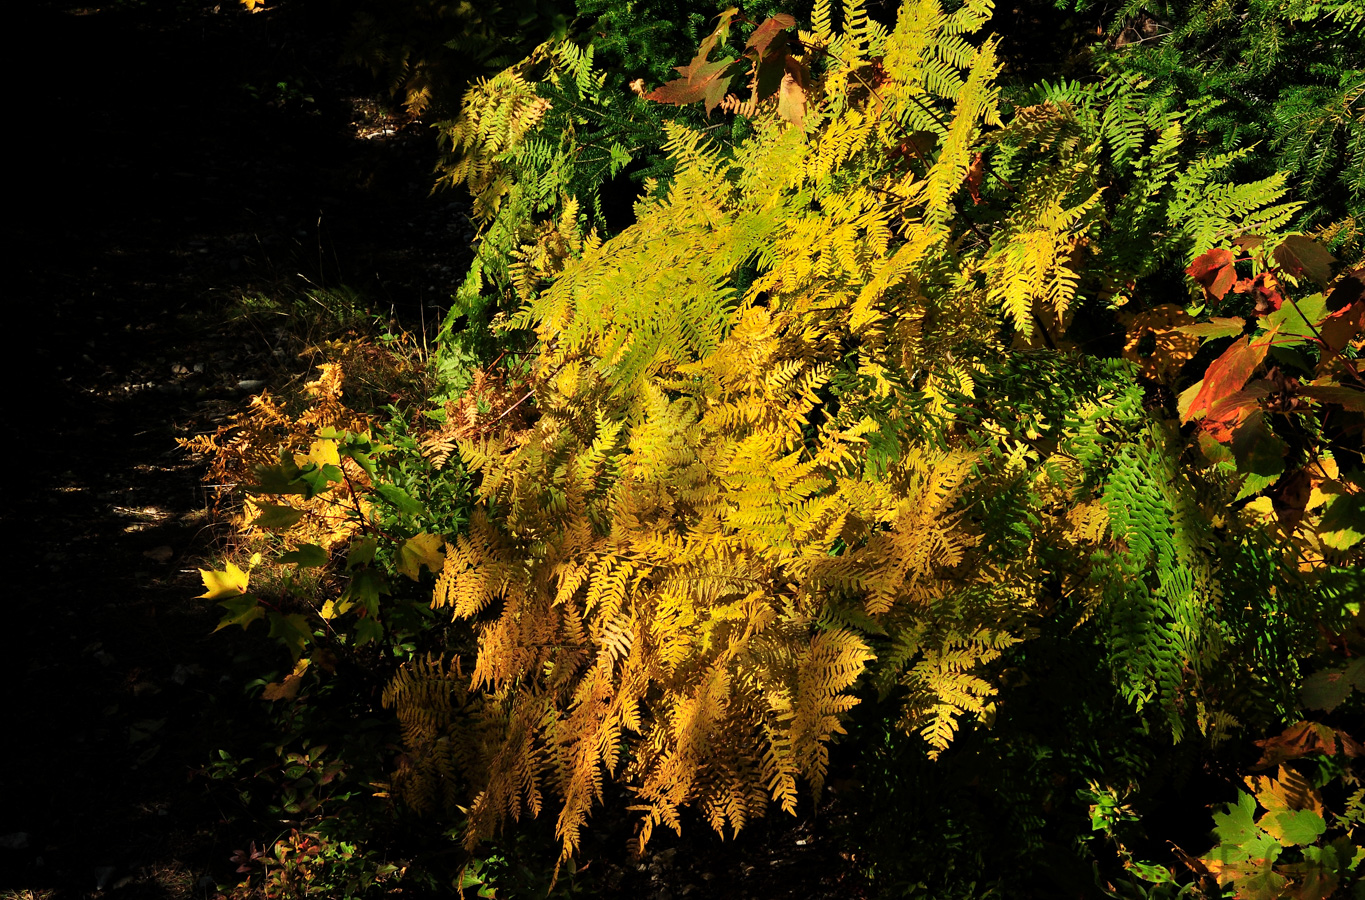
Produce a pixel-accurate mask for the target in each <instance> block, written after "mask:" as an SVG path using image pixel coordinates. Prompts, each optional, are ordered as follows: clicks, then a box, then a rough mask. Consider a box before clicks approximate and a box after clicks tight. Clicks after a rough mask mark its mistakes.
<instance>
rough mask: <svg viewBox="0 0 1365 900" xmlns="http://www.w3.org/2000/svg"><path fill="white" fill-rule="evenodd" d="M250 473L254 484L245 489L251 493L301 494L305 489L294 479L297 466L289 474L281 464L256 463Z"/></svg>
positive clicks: (296, 474)
mask: <svg viewBox="0 0 1365 900" xmlns="http://www.w3.org/2000/svg"><path fill="white" fill-rule="evenodd" d="M252 474H253V475H254V476H255V478H256V484H255V486H253V487H249V488H247V490H248V491H249V492H250V493H253V494H302V493H303V492H304V491H305V490H306V489H305V488H304V486H303V485H302V484H299V483H298V482H297V481H296V480H295V479H296V478H297V477H298V467H297V466H296V467H294V472H293V473H292V474H291V473H290V472H288V471H286V470H285V469H284V468H283V467H282V466H266V465H258V466H256V467H255V468H254V469H252Z"/></svg>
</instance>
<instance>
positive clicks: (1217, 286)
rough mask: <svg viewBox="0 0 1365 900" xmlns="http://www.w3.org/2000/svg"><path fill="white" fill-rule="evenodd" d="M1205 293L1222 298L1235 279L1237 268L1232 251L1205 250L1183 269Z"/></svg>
mask: <svg viewBox="0 0 1365 900" xmlns="http://www.w3.org/2000/svg"><path fill="white" fill-rule="evenodd" d="M1185 274H1187V275H1189V276H1190V277H1191V278H1193V279H1194V280H1195V281H1196V282H1198V283H1199V286H1200V287H1202V288H1203V289H1204V291H1205V292H1206V293H1208V294H1209V295H1211V296H1212V297H1213V298H1214V299H1217V300H1222V299H1223V297H1225V296H1227V292H1228V290H1229V289H1230V288H1231V287H1232V286H1233V283H1234V282H1236V280H1237V269H1236V267H1234V266H1233V256H1232V252H1231V251H1228V250H1223V249H1214V250H1209V251H1206V252H1204V253H1202V254H1200V255H1199V256H1197V257H1195V260H1194V262H1192V263H1190V265H1189V268H1187V269H1186V270H1185Z"/></svg>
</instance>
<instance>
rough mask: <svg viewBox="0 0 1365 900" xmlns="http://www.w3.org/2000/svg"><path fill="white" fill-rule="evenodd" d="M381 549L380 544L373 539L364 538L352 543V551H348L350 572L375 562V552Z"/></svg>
mask: <svg viewBox="0 0 1365 900" xmlns="http://www.w3.org/2000/svg"><path fill="white" fill-rule="evenodd" d="M378 549H379V542H378V541H376V540H375V539H374V538H373V537H363V538H361V539H360V540H358V541H353V542H352V543H351V546H350V549H348V550H347V551H346V568H347V569H348V570H350V569H354V568H357V567H359V566H368V565H369V564H370V563H372V562H374V554H375V551H376V550H378Z"/></svg>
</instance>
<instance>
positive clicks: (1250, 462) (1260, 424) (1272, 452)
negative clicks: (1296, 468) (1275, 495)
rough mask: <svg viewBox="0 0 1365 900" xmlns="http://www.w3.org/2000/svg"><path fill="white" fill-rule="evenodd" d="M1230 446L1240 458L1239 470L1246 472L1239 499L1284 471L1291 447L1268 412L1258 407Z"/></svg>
mask: <svg viewBox="0 0 1365 900" xmlns="http://www.w3.org/2000/svg"><path fill="white" fill-rule="evenodd" d="M1231 449H1232V455H1233V456H1234V457H1236V459H1237V471H1238V472H1241V473H1242V474H1243V475H1245V476H1246V480H1245V481H1244V482H1243V483H1242V490H1241V491H1240V492H1239V493H1238V499H1241V498H1242V497H1250V496H1251V495H1252V494H1255V493H1257V492H1258V491H1261V490H1264V489H1265V488H1267V487H1269V486H1270V485H1272V484H1274V483H1275V482H1276V481H1278V480H1279V478H1280V476H1281V475H1283V474H1284V455H1285V453H1286V452H1287V450H1288V448H1287V447H1286V446H1285V443H1284V441H1282V440H1280V438H1279V437H1277V436H1276V435H1275V433H1274V432H1273V431H1271V430H1270V428H1269V426H1267V425H1266V422H1265V414H1264V413H1262V412H1261V411H1260V410H1259V409H1258V410H1256V411H1255V412H1252V413H1251V414H1250V415H1248V416H1247V417H1246V419H1245V420H1244V421H1243V422H1242V424H1241V425H1240V426H1238V428H1237V430H1236V431H1235V432H1233V435H1232V446H1231Z"/></svg>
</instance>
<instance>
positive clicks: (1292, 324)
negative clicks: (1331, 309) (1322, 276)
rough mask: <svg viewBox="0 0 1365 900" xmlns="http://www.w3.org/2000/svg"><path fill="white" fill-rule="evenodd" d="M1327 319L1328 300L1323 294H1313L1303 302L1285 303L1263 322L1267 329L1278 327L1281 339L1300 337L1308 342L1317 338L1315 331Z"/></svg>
mask: <svg viewBox="0 0 1365 900" xmlns="http://www.w3.org/2000/svg"><path fill="white" fill-rule="evenodd" d="M1295 304H1297V306H1296V305H1295ZM1325 318H1327V298H1326V297H1325V296H1323V295H1322V294H1313V295H1312V296H1311V297H1304V298H1303V299H1302V300H1297V301H1293V302H1290V301H1285V303H1284V305H1283V306H1281V307H1280V308H1279V309H1277V310H1275V311H1274V312H1273V313H1270V314H1269V315H1267V316H1266V317H1265V318H1264V319H1262V320H1261V321H1262V324H1263V326H1264V327H1265V328H1267V329H1275V328H1277V327H1278V329H1279V334H1280V336H1281V337H1298V338H1303V339H1305V340H1307V339H1309V338H1313V337H1316V335H1315V334H1314V331H1313V329H1314V328H1315V327H1316V326H1317V324H1318V323H1319V322H1321V321H1322V320H1323V319H1325ZM1310 323H1311V324H1310Z"/></svg>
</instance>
